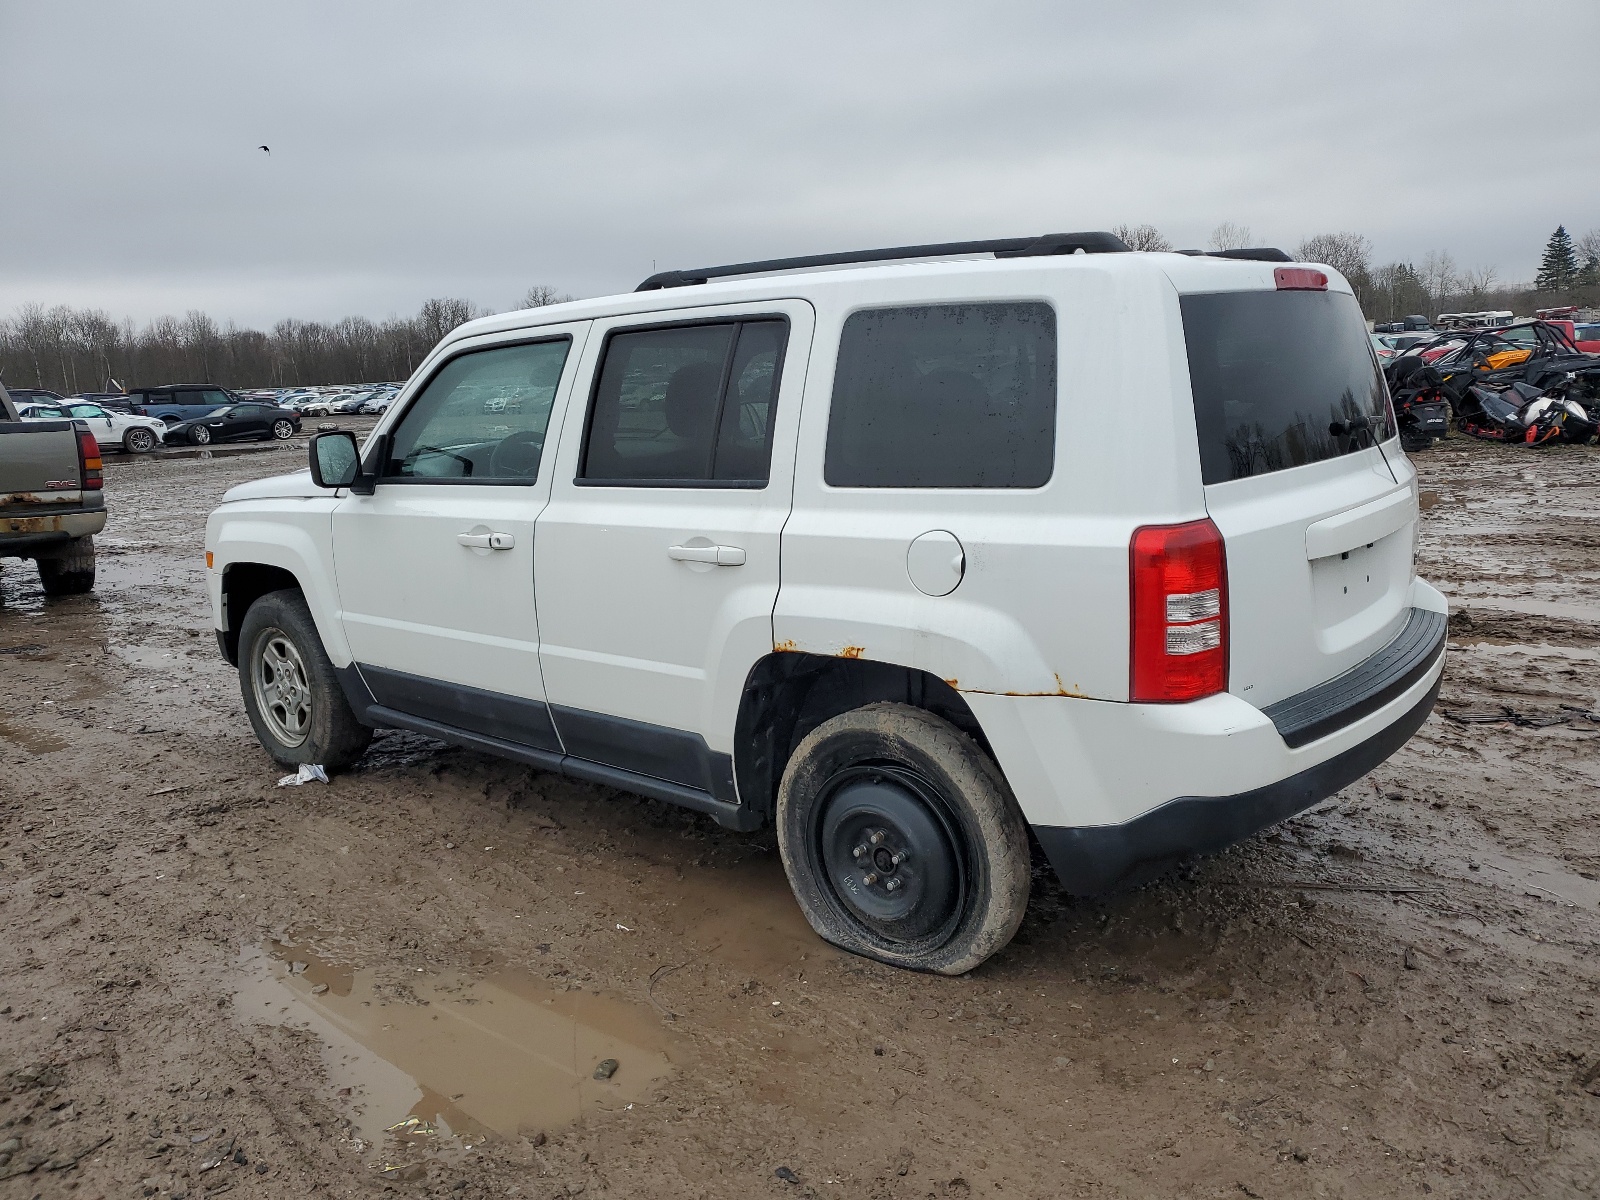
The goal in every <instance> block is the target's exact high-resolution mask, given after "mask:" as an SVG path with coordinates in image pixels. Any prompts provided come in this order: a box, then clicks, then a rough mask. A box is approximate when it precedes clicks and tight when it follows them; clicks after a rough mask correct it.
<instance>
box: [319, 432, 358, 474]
mask: <svg viewBox="0 0 1600 1200" xmlns="http://www.w3.org/2000/svg"><path fill="white" fill-rule="evenodd" d="M360 478H361V454H360V451H359V450H358V449H357V447H356V435H355V434H353V433H351V432H350V431H349V430H348V429H338V430H330V431H329V432H327V433H318V434H313V435H312V438H311V482H312V483H314V484H316V485H317V486H318V487H319V488H347V487H351V486H353V485H354V484H355V483H356V482H357V481H358V480H360Z"/></svg>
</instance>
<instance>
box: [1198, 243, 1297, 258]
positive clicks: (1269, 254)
mask: <svg viewBox="0 0 1600 1200" xmlns="http://www.w3.org/2000/svg"><path fill="white" fill-rule="evenodd" d="M1178 253H1179V254H1187V255H1188V256H1189V257H1190V258H1247V259H1250V260H1251V261H1252V262H1294V261H1295V260H1294V259H1292V258H1290V257H1289V256H1288V255H1287V254H1285V253H1284V252H1283V251H1282V250H1279V249H1278V248H1277V247H1276V246H1250V247H1247V248H1246V249H1243V250H1179V251H1178Z"/></svg>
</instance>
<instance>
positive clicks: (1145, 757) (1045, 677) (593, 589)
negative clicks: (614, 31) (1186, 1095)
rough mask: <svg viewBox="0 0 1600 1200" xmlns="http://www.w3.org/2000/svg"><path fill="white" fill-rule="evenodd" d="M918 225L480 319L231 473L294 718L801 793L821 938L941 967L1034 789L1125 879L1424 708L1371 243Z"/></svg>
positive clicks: (996, 920)
mask: <svg viewBox="0 0 1600 1200" xmlns="http://www.w3.org/2000/svg"><path fill="white" fill-rule="evenodd" d="M1079 250H1082V251H1085V253H1075V251H1079ZM910 253H912V254H915V255H916V256H917V257H919V258H924V259H928V258H941V259H942V260H940V261H923V262H915V263H909V262H904V261H895V260H900V259H904V258H906V257H908V251H907V249H905V248H902V249H901V250H898V251H882V252H872V253H868V254H853V255H839V256H819V257H817V258H810V259H796V260H783V261H776V262H769V263H756V264H750V263H746V264H740V265H734V266H729V267H712V268H702V269H698V270H692V271H673V272H665V273H663V274H661V275H658V276H654V277H652V278H651V279H649V280H646V281H645V284H644V285H643V287H642V288H641V290H639V291H636V292H633V293H630V294H627V295H622V296H612V297H607V298H603V299H595V300H585V301H579V302H575V303H569V304H558V305H552V306H550V307H546V308H539V309H534V310H529V311H524V312H516V313H507V314H503V315H500V316H496V317H489V318H484V319H482V320H477V321H472V322H469V323H468V324H466V325H463V326H461V327H460V328H459V329H456V330H455V331H454V332H452V333H451V334H449V335H448V336H447V337H446V338H445V339H444V340H443V341H442V342H441V343H440V344H439V345H438V346H437V347H435V349H434V350H433V352H432V353H431V354H430V355H429V357H428V359H427V360H426V362H424V364H423V365H422V367H421V368H420V369H419V370H418V371H417V373H416V375H415V377H414V378H413V380H412V381H411V382H409V383H408V384H407V385H406V387H405V389H404V390H403V391H402V392H401V394H400V398H399V399H398V400H397V401H396V403H395V405H394V406H393V407H392V408H391V409H390V411H389V412H388V414H387V415H386V416H385V417H384V418H383V419H381V420H380V421H379V422H378V424H377V426H376V428H375V429H374V431H373V433H372V434H371V435H370V436H369V437H368V438H367V440H366V443H365V446H364V447H360V446H358V445H357V442H356V439H355V437H354V436H353V435H352V434H350V433H349V432H329V433H324V434H320V435H318V436H317V437H316V438H314V439H313V441H312V451H311V468H312V469H311V471H310V472H309V473H307V472H302V473H299V474H296V475H288V476H283V477H279V478H276V479H264V480H259V481H256V482H252V483H246V484H242V485H240V486H239V487H236V488H234V489H233V490H232V491H230V492H228V494H227V495H226V496H225V497H224V499H223V503H222V504H221V506H220V507H218V508H217V509H216V510H215V511H214V512H213V513H212V514H211V517H210V520H209V522H208V524H207V528H206V551H207V563H208V566H209V570H208V572H207V581H208V586H209V589H210V598H211V604H212V611H213V614H214V619H215V624H216V629H217V636H218V639H219V642H220V644H221V647H222V650H223V652H224V654H225V655H226V656H227V657H228V658H229V660H230V661H232V662H233V663H235V664H236V665H237V667H238V670H239V678H240V686H241V689H242V691H243V695H244V704H245V708H246V711H247V713H248V715H249V719H250V721H251V723H252V725H253V727H254V730H255V733H256V735H257V737H258V738H259V739H260V741H261V743H262V745H263V746H264V747H265V748H266V750H267V751H268V753H269V754H271V755H272V756H273V757H274V758H276V759H277V760H278V761H279V762H282V763H285V764H290V765H292V764H295V763H321V764H324V765H326V766H328V767H329V768H332V769H339V768H345V767H348V766H350V765H351V764H352V763H354V762H355V761H356V760H357V759H358V758H359V757H360V756H361V755H362V753H363V752H364V751H365V749H366V746H367V744H368V741H369V739H370V738H371V734H372V730H373V729H374V728H376V727H389V728H400V729H408V730H414V731H418V732H421V733H425V734H428V735H431V736H433V737H436V738H439V739H441V740H444V741H447V742H452V743H455V744H457V745H462V746H469V747H473V748H475V749H478V750H481V751H484V752H487V753H491V754H498V755H503V756H505V757H508V758H511V759H515V760H518V761H521V762H523V763H526V764H529V765H530V766H532V767H534V768H536V769H539V770H547V771H557V772H563V773H565V774H567V775H570V776H573V777H576V778H579V779H584V780H591V781H595V782H598V783H601V784H603V785H605V786H608V787H614V788H620V789H625V790H629V791H633V792H636V793H640V794H643V795H646V796H651V797H655V798H658V799H662V800H669V801H672V802H675V803H678V804H682V805H685V806H687V807H689V808H691V809H695V810H697V811H700V812H703V813H707V814H710V815H711V816H712V817H714V818H715V819H716V820H717V821H719V822H721V823H722V824H724V825H727V826H730V827H733V828H735V829H753V828H756V827H758V826H760V825H763V824H768V823H770V824H772V825H775V826H776V830H777V838H778V845H779V849H780V851H781V854H782V858H783V862H784V866H785V869H786V870H787V872H788V875H789V879H790V882H791V884H792V885H793V888H794V893H795V896H796V898H797V900H798V901H799V904H800V907H801V909H802V910H803V911H804V913H805V915H806V917H807V919H808V920H809V921H810V923H811V925H812V926H813V928H814V929H815V930H816V931H817V932H818V933H819V934H820V935H821V936H822V937H824V938H826V939H827V940H829V941H830V942H833V943H835V944H836V945H839V946H841V947H844V948H846V949H848V950H851V951H853V952H855V953H858V954H862V955H866V956H869V957H872V958H876V959H879V960H881V961H884V962H888V963H893V964H897V965H900V966H905V967H911V968H915V969H919V970H927V971H937V972H941V973H946V974H956V973H960V972H963V971H967V970H970V969H971V968H973V967H974V966H976V965H977V964H979V963H980V962H982V961H983V960H984V959H986V958H987V957H988V956H989V955H991V954H993V953H995V952H996V951H997V950H1000V949H1001V948H1002V947H1003V946H1005V944H1006V943H1007V941H1008V940H1009V939H1010V938H1011V936H1012V934H1013V932H1014V931H1015V930H1016V928H1017V926H1018V923H1019V922H1020V921H1021V920H1022V916H1023V911H1024V908H1025V906H1026V903H1027V898H1028V890H1029V844H1030V838H1029V831H1030V829H1031V831H1032V834H1033V835H1034V837H1036V838H1037V840H1038V842H1039V843H1040V845H1041V846H1042V847H1043V849H1044V851H1045V853H1046V854H1047V855H1048V857H1049V859H1050V861H1051V863H1052V864H1053V866H1054V869H1055V871H1056V873H1057V875H1058V876H1059V877H1060V879H1061V881H1062V883H1063V884H1064V886H1065V887H1066V888H1067V889H1068V890H1069V891H1071V892H1074V893H1079V894H1093V893H1096V892H1102V891H1105V890H1107V889H1110V888H1113V887H1117V886H1121V885H1125V884H1128V883H1130V882H1136V881H1139V880H1142V879H1146V878H1149V877H1151V876H1153V875H1154V874H1156V873H1159V872H1160V871H1162V870H1164V869H1166V868H1167V867H1169V866H1170V865H1171V864H1173V863H1175V862H1177V861H1179V860H1181V859H1182V858H1183V857H1185V856H1186V855H1190V854H1194V853H1197V852H1206V851H1213V850H1217V849H1219V848H1221V847H1223V846H1226V845H1228V844H1230V843H1232V842H1235V841H1238V840H1240V839H1242V838H1245V837H1248V836H1250V835H1252V834H1254V833H1255V832H1256V831H1258V830H1260V829H1262V828H1264V827H1266V826H1269V825H1271V824H1273V823H1274V822H1277V821H1281V820H1283V819H1285V818H1286V817H1289V816H1291V815H1293V814H1295V813H1298V812H1300V811H1302V810H1303V809H1305V808H1307V807H1309V806H1311V805H1313V804H1315V803H1317V802H1318V801H1319V800H1322V799H1323V798H1325V797H1327V796H1329V795H1332V794H1333V793H1334V792H1336V791H1338V790H1339V789H1341V788H1343V787H1345V786H1346V785H1348V784H1350V783H1352V782H1354V781H1355V780H1356V779H1358V778H1359V777H1360V776H1362V775H1363V774H1365V773H1366V772H1367V771H1369V770H1371V769H1372V768H1373V767H1374V766H1376V765H1377V764H1379V763H1381V762H1382V761H1384V760H1385V759H1386V758H1388V757H1389V756H1390V755H1391V754H1393V753H1394V751H1395V750H1396V749H1397V748H1398V747H1399V746H1400V745H1401V744H1403V743H1404V742H1405V741H1406V739H1407V738H1409V737H1410V736H1411V734H1412V733H1413V732H1414V731H1415V730H1416V729H1417V728H1418V726H1420V725H1421V724H1422V722H1423V721H1424V720H1425V719H1426V718H1427V716H1428V713H1429V712H1430V711H1431V710H1432V708H1433V705H1434V700H1435V698H1436V696H1437V694H1438V689H1439V682H1440V677H1441V673H1442V671H1443V668H1444V661H1443V660H1444V645H1445V626H1446V603H1445V598H1444V597H1443V596H1442V595H1441V594H1440V593H1439V592H1438V591H1437V590H1435V589H1434V588H1432V587H1430V586H1429V585H1428V584H1427V583H1426V582H1424V581H1423V580H1421V579H1419V578H1417V576H1416V572H1415V569H1414V547H1415V544H1416V535H1417V524H1418V508H1417V477H1416V473H1415V471H1414V470H1413V469H1412V467H1411V464H1410V463H1409V462H1408V461H1407V459H1406V457H1405V455H1404V454H1403V453H1402V452H1401V449H1400V442H1399V439H1398V437H1397V436H1396V431H1395V429H1394V426H1393V418H1392V416H1391V414H1390V411H1389V406H1388V400H1387V395H1386V392H1385V389H1384V385H1383V380H1382V378H1381V376H1380V374H1379V372H1378V369H1377V366H1376V364H1375V362H1374V359H1373V355H1372V351H1371V348H1370V346H1369V344H1368V341H1367V333H1366V328H1365V322H1364V320H1363V318H1362V314H1361V310H1360V307H1359V306H1358V304H1357V302H1356V299H1355V297H1354V295H1353V294H1352V292H1351V289H1350V285H1349V284H1348V283H1347V282H1346V281H1345V280H1344V279H1343V278H1342V277H1340V276H1339V274H1338V273H1337V272H1335V271H1333V270H1332V269H1331V268H1328V267H1326V266H1321V265H1312V264H1297V263H1290V262H1288V261H1287V260H1286V258H1285V256H1283V255H1282V254H1279V253H1278V252H1276V251H1273V252H1260V251H1257V252H1253V253H1254V254H1255V255H1256V256H1257V257H1254V258H1240V257H1237V256H1234V257H1226V258H1225V257H1220V256H1215V255H1195V256H1187V255H1180V254H1168V253H1133V252H1128V251H1127V248H1126V247H1125V246H1124V245H1123V244H1122V243H1121V242H1120V241H1118V240H1117V239H1116V238H1114V237H1112V236H1111V235H1110V234H1061V235H1048V236H1045V237H1041V238H1033V239H1014V240H1007V241H1003V242H989V243H958V244H955V245H951V246H941V247H913V248H910ZM1234 253H1235V255H1237V252H1234ZM978 254H982V255H983V256H984V257H982V258H979V257H975V255H978ZM874 258H875V259H877V260H878V261H872V262H867V261H864V260H867V259H874ZM847 264H848V265H847ZM834 265H837V266H838V267H839V268H840V269H834V270H813V271H810V272H808V273H804V274H795V273H784V272H786V271H788V270H789V269H790V268H800V267H806V268H817V267H828V266H834ZM486 396H497V397H499V396H504V397H508V398H509V397H513V396H514V397H515V398H516V399H517V400H518V405H517V407H516V409H515V411H513V410H512V407H511V405H510V404H507V405H505V406H499V407H496V409H495V410H494V411H490V410H489V406H488V405H486V404H485V403H484V398H485V397H486Z"/></svg>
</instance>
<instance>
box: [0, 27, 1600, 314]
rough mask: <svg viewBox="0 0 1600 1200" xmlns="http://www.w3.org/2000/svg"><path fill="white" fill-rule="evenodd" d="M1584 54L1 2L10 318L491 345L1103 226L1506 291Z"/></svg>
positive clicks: (1547, 41) (1548, 38)
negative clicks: (1475, 273)
mask: <svg viewBox="0 0 1600 1200" xmlns="http://www.w3.org/2000/svg"><path fill="white" fill-rule="evenodd" d="M1597 35H1600V3H1596V2H1595V0H1572V2H1568V0H1547V2H1544V3H1527V4H1519V3H1515V2H1504V0H1502V2H1497V3H1476V2H1473V0H1450V2H1448V3H1407V2H1406V0H1383V2H1381V3H1337V2H1334V0H1328V2H1326V3H1320V4H1313V3H1309V2H1301V0H1279V2H1273V3H1263V4H1247V3H1239V4H1222V3H1195V2H1194V0H1174V2H1170V3H1154V2H1152V3H1147V4H1135V3H1120V4H1106V3H1095V4H1082V5H1079V4H1070V3H1065V2H1056V3H1038V4H1032V3H1008V4H986V3H979V2H976V0H964V2H961V3H948V4H947V3H939V2H937V0H919V2H918V3H912V4H890V3H883V2H880V0H853V2H851V3H846V4H814V3H805V2H803V0H790V2H789V3H785V4H782V5H778V4H768V3H764V2H761V0H742V2H741V3H733V4H710V3H670V2H665V0H658V2H655V3H614V4H608V3H599V2H591V3H585V4H582V5H572V4H561V5H555V4H549V5H546V4H540V3H533V2H521V3H499V4H491V3H472V2H470V0H452V2H449V3H446V2H444V0H433V2H430V3H404V2H400V0H382V2H381V3H380V2H373V3H367V4H359V3H354V2H347V3H337V4H332V3H307V4H298V3H290V2H286V0H272V2H271V3H251V4H244V3H224V2H222V0H206V2H204V3H195V4H163V3H156V2H153V0H152V2H147V3H140V4H137V5H134V4H128V3H123V2H115V3H113V2H105V3H75V2H73V0H49V2H46V0H0V167H3V184H4V186H3V192H0V195H3V197H4V198H3V200H0V317H4V316H7V315H9V314H10V313H11V312H13V311H14V310H15V309H16V307H17V306H18V305H20V304H22V303H25V302H30V301H31V302H38V303H42V304H46V305H51V304H59V303H67V304H73V305H80V306H90V307H96V308H103V309H105V310H107V311H108V312H110V313H111V314H112V315H113V316H116V317H122V316H132V317H135V318H137V319H141V320H142V319H145V318H148V317H151V316H155V315H158V314H160V313H165V312H171V313H178V314H181V313H182V312H183V311H185V310H187V309H191V308H199V309H205V310H207V311H209V312H210V313H211V314H212V315H213V316H215V317H217V318H218V319H221V320H229V319H232V320H235V321H237V322H239V323H241V324H257V325H264V324H270V323H271V322H273V321H274V320H277V319H278V318H280V317H284V316H297V317H301V318H307V319H333V318H337V317H340V316H344V315H347V314H351V313H361V314H365V315H367V316H371V317H374V318H379V317H383V316H386V315H389V314H408V313H411V312H413V311H414V310H415V309H416V308H417V306H418V305H419V303H420V302H421V301H422V300H424V299H425V298H427V297H429V296H439V295H448V296H462V297H466V298H468V299H471V300H473V301H475V302H476V303H478V304H480V305H484V306H486V307H489V308H493V309H497V310H498V309H506V308H510V307H513V306H514V304H515V301H516V300H517V298H518V297H520V296H521V295H522V294H523V292H524V291H525V290H526V288H527V287H528V286H529V285H530V284H533V283H549V284H553V285H555V286H556V287H558V288H561V289H563V290H567V291H571V292H574V293H576V294H579V295H585V296H592V295H600V294H604V293H607V292H615V291H623V290H628V289H631V288H632V287H633V286H634V285H635V284H636V283H638V281H639V280H640V279H641V278H643V277H644V276H645V275H648V274H649V273H650V272H651V269H652V266H657V267H660V268H662V269H665V268H667V267H690V266H699V265H705V264H709V263H716V262H729V261H741V260H745V259H750V258H764V257H771V256H775V255H784V254H806V253H816V252H821V251H826V250H837V249H851V248H859V247H866V246H875V245H895V244H904V243H908V242H919V241H938V240H955V239H965V238H978V237H1008V236H1018V235H1023V234H1033V233H1044V232H1051V231H1061V230H1080V229H1105V228H1109V227H1111V226H1113V225H1116V224H1119V223H1122V222H1128V223H1132V224H1138V223H1142V222H1150V223H1152V224H1154V225H1156V226H1157V227H1158V228H1160V229H1161V230H1162V231H1163V232H1164V233H1165V234H1167V236H1168V237H1170V238H1171V239H1172V240H1173V241H1175V242H1176V243H1177V244H1178V245H1179V246H1180V247H1183V246H1202V245H1204V244H1205V241H1206V238H1207V236H1208V234H1209V232H1210V230H1211V229H1212V228H1213V227H1214V226H1215V225H1216V224H1217V223H1218V222H1220V221H1224V220H1231V221H1235V222H1239V223H1241V224H1245V225H1248V226H1249V227H1250V228H1251V230H1252V231H1253V233H1254V235H1255V236H1254V239H1253V240H1254V241H1256V242H1257V243H1261V244H1276V245H1281V246H1284V247H1288V248H1292V246H1293V245H1294V244H1295V243H1297V242H1298V241H1299V240H1300V239H1301V238H1302V237H1304V236H1306V235H1308V234H1313V233H1319V232H1326V231H1332V230H1341V229H1352V230H1357V231H1359V232H1362V233H1365V234H1366V235H1367V236H1368V237H1370V238H1371V239H1372V241H1373V243H1374V245H1375V248H1376V254H1377V257H1378V259H1379V261H1387V260H1391V259H1395V258H1405V259H1411V260H1420V259H1421V258H1422V256H1423V255H1424V254H1426V253H1427V252H1428V251H1430V250H1436V249H1437V250H1449V251H1451V252H1452V253H1453V254H1454V255H1455V257H1456V259H1457V261H1458V262H1459V263H1460V265H1462V266H1463V267H1481V266H1493V267H1496V268H1498V269H1499V271H1500V275H1501V278H1502V279H1527V278H1531V276H1532V274H1533V270H1534V267H1535V264H1536V263H1537V259H1538V255H1539V252H1540V250H1541V249H1542V247H1543V245H1544V242H1545V240H1546V239H1547V238H1548V237H1549V235H1550V232H1551V231H1552V230H1553V229H1554V228H1555V226H1556V225H1557V224H1558V223H1565V224H1566V226H1567V228H1568V229H1569V230H1570V231H1572V232H1573V233H1574V234H1578V233H1581V232H1582V231H1584V230H1587V229H1590V228H1593V227H1595V226H1600V136H1597V135H1596V132H1595V129H1596V126H1595V114H1594V111H1593V107H1592V96H1591V95H1589V94H1588V93H1589V92H1590V91H1592V89H1591V88H1589V87H1588V84H1587V83H1586V82H1585V81H1586V80H1587V79H1588V78H1589V75H1588V72H1589V68H1588V67H1587V66H1585V65H1584V63H1585V62H1587V58H1585V56H1590V55H1592V50H1593V47H1594V46H1595V45H1596V44H1597V41H1600V37H1597ZM261 145H267V146H270V147H271V153H270V155H269V154H267V153H265V152H263V151H261V150H259V149H258V148H257V147H258V146H261Z"/></svg>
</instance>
